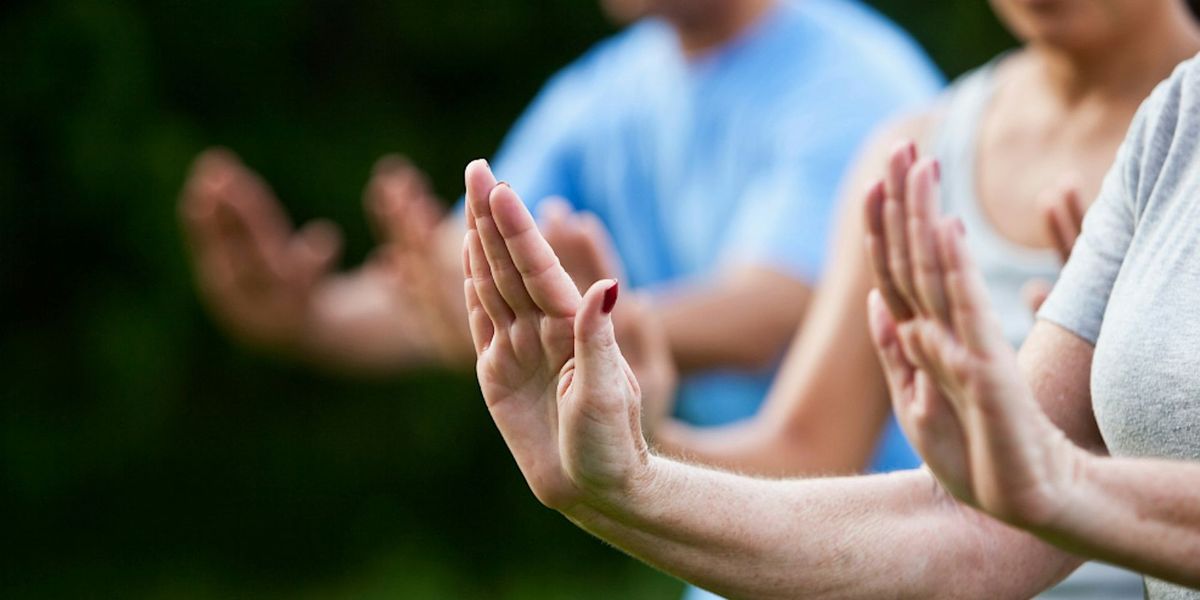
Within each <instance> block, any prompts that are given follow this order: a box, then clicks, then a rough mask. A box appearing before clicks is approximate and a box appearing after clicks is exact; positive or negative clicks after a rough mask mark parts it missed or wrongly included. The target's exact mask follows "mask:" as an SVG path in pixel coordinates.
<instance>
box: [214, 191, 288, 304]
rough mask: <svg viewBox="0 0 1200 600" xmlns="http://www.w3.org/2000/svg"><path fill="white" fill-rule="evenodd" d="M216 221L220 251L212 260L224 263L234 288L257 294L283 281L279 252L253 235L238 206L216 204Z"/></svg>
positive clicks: (255, 234) (253, 232) (227, 202)
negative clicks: (278, 257)
mask: <svg viewBox="0 0 1200 600" xmlns="http://www.w3.org/2000/svg"><path fill="white" fill-rule="evenodd" d="M216 222H217V230H218V243H217V245H218V246H219V248H220V250H219V251H218V252H217V253H215V256H214V258H216V259H218V260H222V261H224V262H225V263H226V266H227V268H228V271H229V273H231V274H232V276H233V283H234V285H237V286H239V287H241V288H244V289H245V290H247V291H251V292H258V291H261V290H263V289H265V288H268V287H271V286H274V285H277V284H279V283H281V282H282V281H283V280H284V275H283V268H282V265H281V263H282V262H283V261H281V260H277V254H278V252H277V251H276V249H275V248H272V247H271V246H270V245H269V244H268V242H267V241H266V240H264V239H263V236H261V235H259V234H258V232H255V230H254V229H253V227H252V226H251V225H250V224H249V223H248V222H247V221H246V219H245V216H244V212H243V211H240V210H238V205H237V203H235V202H232V201H231V200H230V199H229V198H228V197H223V198H222V199H221V201H220V202H219V203H218V204H217V210H216Z"/></svg>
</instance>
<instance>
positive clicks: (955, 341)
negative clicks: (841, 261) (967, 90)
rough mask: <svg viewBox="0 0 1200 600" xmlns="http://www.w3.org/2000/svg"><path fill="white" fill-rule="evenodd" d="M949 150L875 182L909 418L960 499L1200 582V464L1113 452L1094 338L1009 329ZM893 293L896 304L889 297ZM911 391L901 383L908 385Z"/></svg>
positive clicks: (892, 371)
mask: <svg viewBox="0 0 1200 600" xmlns="http://www.w3.org/2000/svg"><path fill="white" fill-rule="evenodd" d="M939 179H940V177H939V169H938V165H937V163H936V161H932V160H928V159H927V160H924V161H921V162H918V163H916V165H915V166H913V168H912V170H911V172H910V173H908V175H907V185H906V186H903V187H901V188H893V187H891V186H887V188H886V191H885V187H884V186H883V185H879V186H876V187H874V188H872V191H871V193H870V194H869V199H868V202H867V213H868V222H869V224H870V228H869V231H870V233H869V235H868V244H867V245H868V248H869V251H870V254H871V256H872V264H873V270H874V271H875V273H876V275H877V278H878V281H879V285H878V287H879V289H880V290H881V293H877V294H874V295H873V296H872V308H871V316H872V331H873V333H874V338H875V342H876V344H877V346H878V347H879V348H880V355H881V357H882V358H883V359H884V363H885V369H886V371H887V373H888V378H889V385H890V388H891V389H892V390H893V399H894V403H895V405H896V410H897V413H898V414H899V415H900V420H901V423H902V424H903V425H904V427H905V431H906V432H907V433H908V434H909V437H910V439H911V440H912V441H913V444H914V445H915V446H916V447H917V448H918V450H919V451H920V452H921V455H922V456H923V457H924V458H925V459H926V463H927V465H928V466H929V468H930V469H931V470H932V471H933V472H934V473H935V474H936V475H937V477H938V479H939V480H940V481H941V482H942V483H943V485H944V486H945V487H946V489H947V490H949V491H950V492H952V493H953V494H954V495H955V496H956V497H958V498H959V499H960V500H961V501H963V502H965V503H968V504H970V505H972V506H976V507H978V508H979V509H980V510H982V511H984V512H986V513H988V514H991V515H992V516H994V517H996V518H997V519H1000V520H1003V521H1005V522H1007V523H1010V524H1012V525H1014V526H1016V527H1020V528H1023V529H1026V530H1028V531H1031V532H1033V533H1035V534H1036V535H1038V536H1039V537H1040V538H1042V539H1043V540H1045V541H1048V542H1051V543H1054V544H1056V545H1058V546H1059V547H1062V548H1064V549H1067V550H1070V551H1072V552H1076V553H1078V554H1080V555H1082V556H1085V557H1089V558H1097V559H1101V560H1105V561H1108V562H1112V563H1115V564H1118V565H1120V566H1125V567H1129V568H1132V569H1135V570H1137V571H1140V572H1143V573H1147V574H1149V575H1153V576H1155V577H1158V578H1161V579H1164V580H1167V581H1171V582H1174V583H1178V584H1182V585H1189V586H1198V585H1200V508H1198V507H1200V465H1198V464H1196V463H1188V462H1179V461H1165V460H1148V459H1136V458H1111V457H1108V456H1105V455H1104V454H1103V452H1104V445H1103V442H1102V439H1101V437H1100V435H1099V431H1098V430H1097V427H1096V423H1095V420H1094V416H1093V413H1092V412H1091V410H1090V408H1091V395H1090V392H1089V387H1088V376H1089V374H1090V371H1091V361H1092V355H1093V348H1092V346H1091V345H1090V344H1089V343H1087V342H1086V341H1084V340H1082V339H1081V338H1078V337H1076V336H1075V335H1073V334H1071V333H1068V332H1067V331H1066V330H1065V329H1063V328H1061V327H1059V326H1057V325H1053V324H1050V323H1047V322H1040V323H1038V325H1037V326H1036V327H1035V329H1034V332H1033V335H1032V336H1031V337H1030V339H1029V340H1028V341H1027V342H1026V345H1025V347H1024V348H1023V349H1022V352H1021V355H1020V357H1018V356H1016V355H1015V354H1014V352H1013V350H1012V348H1010V347H1009V346H1008V344H1007V343H1006V342H1005V341H1004V337H1003V334H1002V332H1001V331H1000V327H999V324H998V323H997V321H996V318H995V316H994V314H993V313H992V312H991V309H990V306H989V302H988V297H987V293H986V290H985V288H984V284H983V279H982V275H981V274H980V272H979V270H978V268H976V267H975V265H974V263H973V262H972V260H971V256H970V253H969V252H967V250H966V247H965V244H964V235H965V233H964V230H963V228H962V225H961V223H959V222H957V221H956V220H947V219H943V218H942V217H941V215H940V214H939V210H938V193H939V185H938V182H939ZM885 304H886V308H885ZM898 391H899V393H897V392H898Z"/></svg>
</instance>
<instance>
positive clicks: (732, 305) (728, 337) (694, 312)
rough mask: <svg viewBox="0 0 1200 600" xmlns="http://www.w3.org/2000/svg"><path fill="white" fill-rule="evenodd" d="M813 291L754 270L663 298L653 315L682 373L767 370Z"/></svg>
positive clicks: (785, 278) (658, 299)
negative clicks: (663, 329) (656, 318)
mask: <svg viewBox="0 0 1200 600" xmlns="http://www.w3.org/2000/svg"><path fill="white" fill-rule="evenodd" d="M809 291H810V290H809V289H808V286H806V285H805V284H804V283H802V282H800V281H798V280H796V279H793V278H791V277H788V276H786V275H782V274H780V273H777V272H775V271H771V270H769V269H763V268H750V269H744V270H740V271H738V272H735V273H729V274H725V275H723V276H721V278H720V280H718V281H714V282H706V283H698V284H695V285H693V286H688V287H686V288H680V289H676V290H672V291H670V292H667V293H664V294H660V295H658V296H656V297H655V299H654V312H655V313H656V314H657V315H659V318H661V319H662V323H663V326H664V328H665V329H666V332H667V338H668V340H669V343H670V346H671V353H672V355H673V356H674V358H675V363H676V365H677V366H678V367H679V369H680V370H681V371H684V372H694V371H700V370H706V369H714V368H721V367H733V368H738V369H765V368H767V367H769V366H770V365H771V363H772V361H774V360H775V359H776V358H777V357H778V356H779V355H780V353H782V352H783V349H784V348H785V347H786V345H787V343H788V340H789V339H790V338H791V336H792V334H793V332H795V330H796V327H797V326H798V325H799V324H800V319H801V317H802V316H803V314H804V309H805V306H806V304H807V300H808V297H809Z"/></svg>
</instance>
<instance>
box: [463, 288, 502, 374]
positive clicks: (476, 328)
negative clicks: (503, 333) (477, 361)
mask: <svg viewBox="0 0 1200 600" xmlns="http://www.w3.org/2000/svg"><path fill="white" fill-rule="evenodd" d="M463 294H464V295H465V296H466V299H467V323H468V325H469V326H470V329H471V343H472V345H473V346H474V347H475V356H479V355H480V354H483V351H484V350H487V348H488V345H489V344H491V342H492V336H493V335H495V333H496V326H495V325H494V324H493V323H492V319H491V317H489V316H488V313H487V311H486V310H485V309H484V308H483V303H482V302H481V301H480V300H479V293H478V292H476V291H475V282H473V281H471V280H470V279H466V280H464V281H463Z"/></svg>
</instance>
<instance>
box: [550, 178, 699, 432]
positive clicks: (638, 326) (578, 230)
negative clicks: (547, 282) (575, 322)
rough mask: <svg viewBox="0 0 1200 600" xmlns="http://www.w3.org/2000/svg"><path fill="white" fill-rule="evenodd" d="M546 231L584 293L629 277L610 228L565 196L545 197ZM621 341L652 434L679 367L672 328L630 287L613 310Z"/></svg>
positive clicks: (670, 399)
mask: <svg viewBox="0 0 1200 600" xmlns="http://www.w3.org/2000/svg"><path fill="white" fill-rule="evenodd" d="M538 225H539V227H540V228H541V231H542V235H543V236H545V238H546V241H547V242H549V243H550V248H551V249H552V250H553V251H554V254H555V255H557V256H558V259H559V261H560V263H561V264H562V266H563V268H564V269H566V271H567V274H568V275H570V276H571V279H572V280H574V281H575V286H576V287H577V288H579V292H580V293H581V294H582V293H584V292H586V291H587V289H588V288H589V287H591V286H592V284H594V283H596V282H597V281H600V280H603V279H612V280H617V281H620V280H622V279H623V278H624V276H623V269H622V268H621V261H620V259H619V258H618V257H617V254H616V251H615V250H614V248H613V244H612V241H611V239H610V238H609V235H608V230H607V229H606V228H605V227H604V224H603V223H602V222H601V221H600V220H599V219H598V218H596V216H595V215H593V214H592V213H588V212H575V211H573V210H572V209H571V207H570V206H569V205H568V204H567V203H566V202H565V201H563V200H560V199H548V200H546V201H543V202H542V211H541V213H540V219H539V223H538ZM613 323H614V326H615V327H616V332H617V341H618V342H619V343H620V346H621V351H622V354H624V356H625V358H626V360H628V361H629V366H630V367H632V368H633V372H634V375H636V376H637V380H638V383H639V384H640V385H641V388H642V428H643V430H644V432H645V433H646V435H647V437H653V432H654V430H655V428H656V427H657V426H658V425H659V424H660V423H662V422H663V420H664V419H666V417H667V414H669V413H670V411H671V407H672V406H673V405H674V398H675V390H676V385H677V383H678V371H677V369H676V368H675V362H674V359H673V358H672V357H671V346H670V343H669V342H668V340H667V332H666V330H665V328H664V327H663V324H662V322H661V321H659V319H658V318H657V315H655V314H654V312H653V311H652V310H651V308H650V302H649V299H648V298H645V297H643V296H640V295H637V294H635V293H631V292H630V290H626V291H625V294H624V297H623V298H622V300H621V303H620V304H619V305H618V306H617V308H616V309H615V310H614V312H613Z"/></svg>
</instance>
